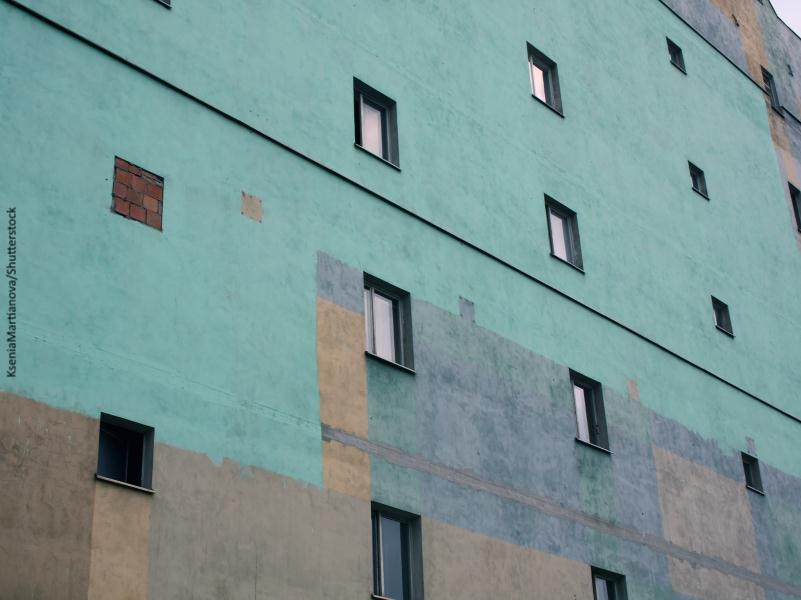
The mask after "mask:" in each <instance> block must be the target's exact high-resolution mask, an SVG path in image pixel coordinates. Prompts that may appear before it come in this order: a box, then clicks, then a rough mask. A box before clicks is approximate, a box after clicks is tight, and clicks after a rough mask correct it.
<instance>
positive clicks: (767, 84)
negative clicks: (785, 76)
mask: <svg viewBox="0 0 801 600" xmlns="http://www.w3.org/2000/svg"><path fill="white" fill-rule="evenodd" d="M762 85H763V89H764V90H765V93H766V94H767V95H768V98H769V99H770V105H771V107H772V108H773V109H774V110H777V111H779V112H781V103H780V102H779V93H778V91H777V90H776V81H775V80H774V79H773V75H771V74H770V72H769V71H768V70H767V69H765V67H762Z"/></svg>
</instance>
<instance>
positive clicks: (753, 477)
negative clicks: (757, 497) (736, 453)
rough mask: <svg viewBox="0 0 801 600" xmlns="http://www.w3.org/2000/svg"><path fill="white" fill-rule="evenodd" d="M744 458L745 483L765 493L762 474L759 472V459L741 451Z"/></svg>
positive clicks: (756, 490)
mask: <svg viewBox="0 0 801 600" xmlns="http://www.w3.org/2000/svg"><path fill="white" fill-rule="evenodd" d="M741 455H742V458H743V472H744V473H745V485H746V486H748V487H749V488H751V489H752V490H754V491H755V492H759V493H760V494H764V493H765V490H764V489H763V487H762V474H761V473H760V472H759V459H758V458H756V457H755V456H751V455H750V454H746V453H745V452H741Z"/></svg>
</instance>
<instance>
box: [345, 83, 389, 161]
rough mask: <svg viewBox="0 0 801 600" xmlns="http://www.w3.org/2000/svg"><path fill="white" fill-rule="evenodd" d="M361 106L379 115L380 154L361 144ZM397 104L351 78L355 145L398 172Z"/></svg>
mask: <svg viewBox="0 0 801 600" xmlns="http://www.w3.org/2000/svg"><path fill="white" fill-rule="evenodd" d="M362 104H366V105H368V106H370V107H371V108H373V109H375V110H378V111H379V112H380V113H381V137H382V144H381V145H382V154H381V155H379V154H376V153H375V152H373V151H372V150H369V149H367V148H366V147H365V146H364V145H363V143H362ZM397 107H398V104H397V102H395V101H394V100H393V99H392V98H390V97H389V96H387V95H385V94H382V93H381V92H379V91H378V90H377V89H375V88H372V87H370V86H369V85H367V84H366V83H364V82H363V81H361V80H360V79H357V78H356V77H354V78H353V118H354V124H355V139H356V142H355V145H356V147H357V148H360V149H361V150H364V151H365V152H367V153H368V154H369V155H370V156H375V157H376V158H378V159H380V160H381V161H383V162H384V163H386V164H388V165H390V166H392V167H394V168H395V169H398V170H400V152H399V149H398V108H397Z"/></svg>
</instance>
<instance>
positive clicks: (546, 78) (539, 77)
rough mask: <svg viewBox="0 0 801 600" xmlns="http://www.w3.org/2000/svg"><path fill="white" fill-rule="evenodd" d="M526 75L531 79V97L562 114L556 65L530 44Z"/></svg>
mask: <svg viewBox="0 0 801 600" xmlns="http://www.w3.org/2000/svg"><path fill="white" fill-rule="evenodd" d="M528 74H529V77H530V78H531V93H532V95H533V96H534V97H535V98H536V99H537V100H539V101H540V102H544V103H545V104H547V105H548V106H550V107H551V108H552V109H554V110H555V111H557V112H558V113H559V114H562V95H561V93H560V91H559V73H558V70H557V68H556V63H555V62H554V61H552V60H551V59H550V58H548V57H547V56H545V55H544V54H543V53H542V52H540V51H539V50H537V49H536V48H535V47H534V46H532V45H531V44H528Z"/></svg>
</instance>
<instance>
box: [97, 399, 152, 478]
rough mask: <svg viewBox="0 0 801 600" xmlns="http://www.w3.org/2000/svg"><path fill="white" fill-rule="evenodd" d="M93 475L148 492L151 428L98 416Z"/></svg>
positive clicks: (150, 465) (150, 473)
mask: <svg viewBox="0 0 801 600" xmlns="http://www.w3.org/2000/svg"><path fill="white" fill-rule="evenodd" d="M97 476H98V477H102V478H104V479H113V480H114V481H121V482H123V483H127V484H130V485H134V486H137V487H141V488H145V489H151V487H152V485H153V428H152V427H147V426H146V425H140V424H139V423H134V422H133V421H128V420H127V419H121V418H120V417H115V416H113V415H107V414H106V413H102V414H101V415H100V443H99V446H98V452H97Z"/></svg>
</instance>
